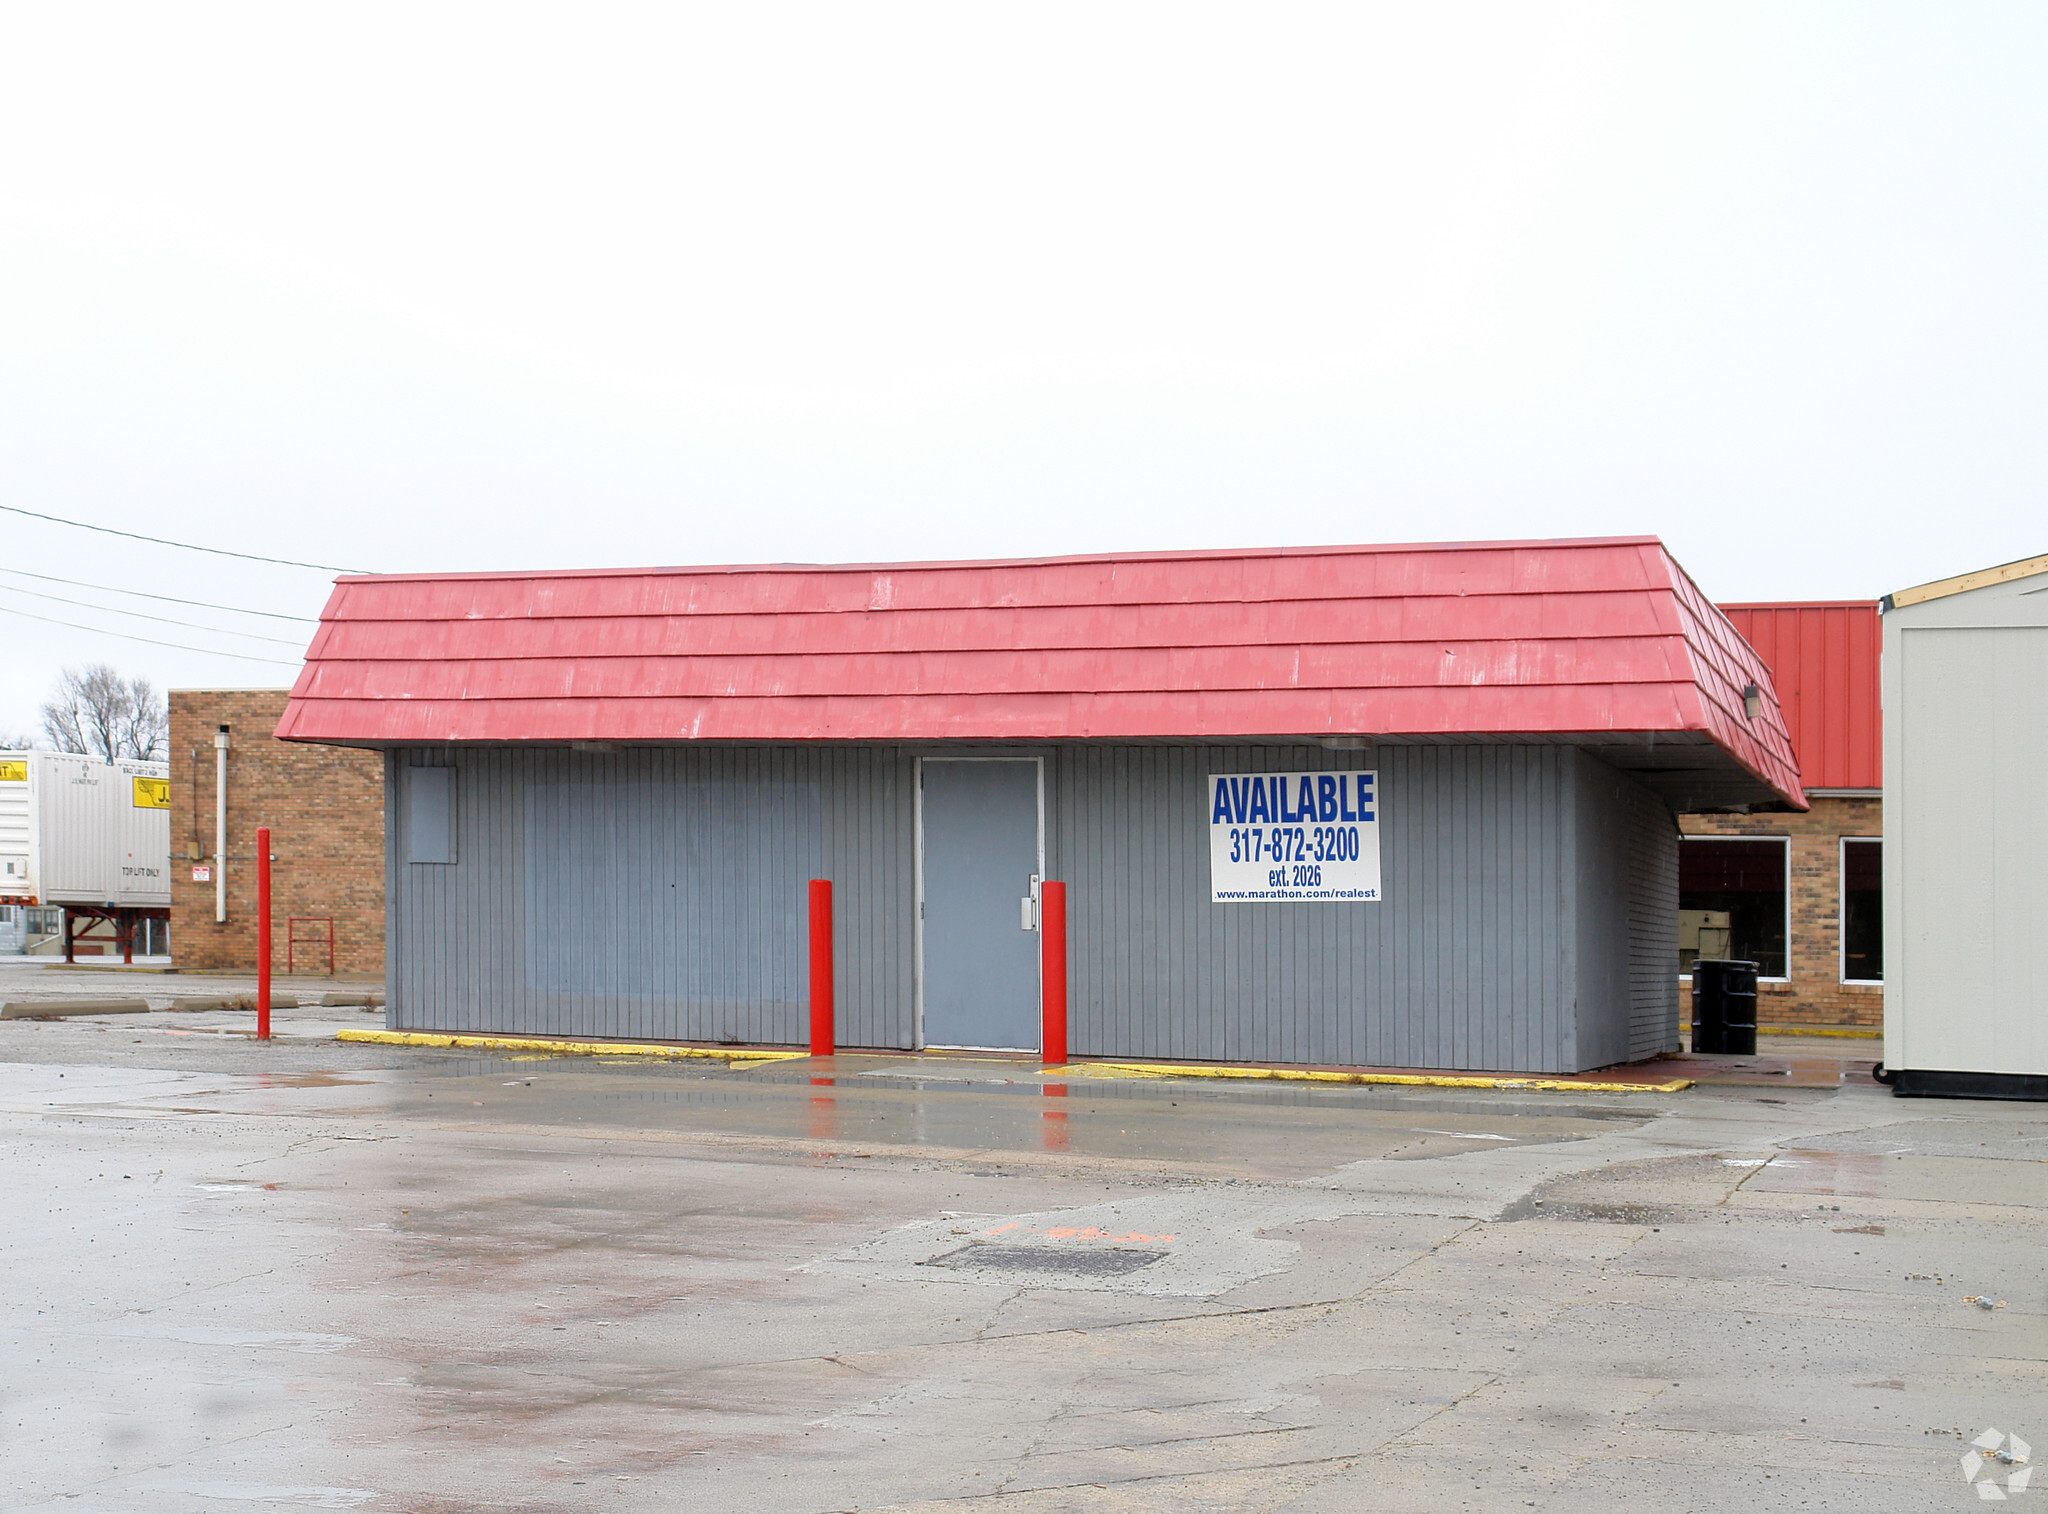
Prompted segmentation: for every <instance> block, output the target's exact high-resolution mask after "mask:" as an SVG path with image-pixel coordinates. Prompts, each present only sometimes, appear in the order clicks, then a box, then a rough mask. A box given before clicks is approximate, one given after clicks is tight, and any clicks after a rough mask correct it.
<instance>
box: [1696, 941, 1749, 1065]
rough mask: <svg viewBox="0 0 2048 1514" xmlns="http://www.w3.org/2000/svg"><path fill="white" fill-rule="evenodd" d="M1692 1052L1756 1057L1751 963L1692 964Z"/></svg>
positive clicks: (1712, 962) (1710, 962)
mask: <svg viewBox="0 0 2048 1514" xmlns="http://www.w3.org/2000/svg"><path fill="white" fill-rule="evenodd" d="M1692 1049H1693V1050H1694V1051H1696V1052H1707V1053H1710V1054H1716V1053H1717V1054H1719V1055H1722V1056H1729V1057H1753V1056H1755V1055H1756V964H1755V963H1754V962H1717V961H1709V960H1702V961H1699V962H1695V963H1693V965H1692Z"/></svg>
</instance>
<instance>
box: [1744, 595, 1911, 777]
mask: <svg viewBox="0 0 2048 1514" xmlns="http://www.w3.org/2000/svg"><path fill="white" fill-rule="evenodd" d="M1721 610H1722V613H1723V614H1725V615H1726V616H1727V617H1728V619H1729V620H1730V621H1731V622H1732V623H1733V624H1734V626H1735V629H1736V630H1738V631H1740V632H1741V633H1742V635H1743V639H1744V640H1746V641H1747V642H1748V643H1749V644H1750V645H1751V646H1753V647H1755V648H1756V650H1757V655H1758V656H1759V657H1761V658H1763V660H1764V661H1765V662H1766V663H1767V664H1769V666H1770V669H1771V676H1772V677H1773V678H1774V679H1775V680H1776V682H1777V685H1778V699H1779V701H1780V703H1782V704H1783V706H1784V709H1785V723H1786V725H1787V727H1789V728H1790V730H1791V732H1792V750H1793V752H1794V753H1795V754H1797V756H1798V758H1799V781H1800V782H1801V783H1803V784H1804V785H1806V787H1808V788H1816V789H1876V788H1881V787H1883V785H1884V712H1883V710H1882V708H1881V707H1880V702H1879V698H1878V668H1877V658H1878V651H1879V648H1880V647H1881V645H1882V644H1883V633H1882V632H1881V631H1880V630H1879V627H1878V614H1877V601H1876V600H1874V599H1850V600H1824V601H1814V602H1810V603H1801V604H1756V605H1723V606H1721Z"/></svg>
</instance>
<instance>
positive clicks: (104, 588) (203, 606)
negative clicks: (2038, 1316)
mask: <svg viewBox="0 0 2048 1514" xmlns="http://www.w3.org/2000/svg"><path fill="white" fill-rule="evenodd" d="M0 573H10V574H12V575H14V576H15V577H16V578H33V579H36V580H38V581H39V582H42V583H46V584H69V585H70V586H71V587H72V588H74V589H98V590H99V591H100V592H101V593H102V594H127V595H130V596H132V597H133V598H135V599H160V600H162V601H163V602H164V603H165V604H167V605H190V606H192V608H193V609H195V610H222V611H225V612H227V613H229V614H232V615H261V616H263V617H264V618H265V619H267V620H295V621H298V622H299V623H300V624H301V625H308V626H317V625H319V624H320V622H319V620H318V619H316V618H315V617H314V616H311V615H286V614H283V613H281V612H280V611H277V610H245V609H243V608H242V607H241V606H240V605H221V604H214V603H213V602H212V601H210V600H205V599H179V598H178V597H177V596H176V595H173V594H145V593H144V592H143V591H142V590H140V589H117V588H115V587H114V586H113V585H112V584H90V583H87V582H86V581H85V580H84V579H82V578H59V577H57V576H56V574H54V573H31V572H29V571H28V569H26V568H0ZM22 592H23V593H24V594H26V593H28V592H30V591H29V590H26V589H24V590H23V591H22Z"/></svg>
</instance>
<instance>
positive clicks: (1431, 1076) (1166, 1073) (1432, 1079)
mask: <svg viewBox="0 0 2048 1514" xmlns="http://www.w3.org/2000/svg"><path fill="white" fill-rule="evenodd" d="M1041 1076H1042V1077H1048V1078H1269V1079H1273V1080H1275V1081H1278V1082H1287V1083H1375V1084H1379V1083H1385V1084H1392V1085H1394V1086H1396V1087H1401V1088H1526V1089H1535V1090H1538V1091H1539V1092H1544V1093H1677V1092H1679V1091H1680V1090H1681V1089H1686V1088H1690V1087H1692V1085H1693V1080H1692V1079H1691V1078H1673V1079H1672V1080H1671V1081H1670V1082H1668V1083H1580V1082H1575V1081H1573V1080H1572V1079H1569V1078H1489V1077H1460V1076H1456V1075H1454V1074H1450V1073H1408V1072H1312V1071H1309V1070H1307V1069H1304V1068H1295V1067H1172V1066H1168V1065H1165V1064H1163V1063H1152V1062H1087V1063H1080V1064H1076V1065H1074V1066H1070V1067H1048V1068H1046V1069H1045V1071H1044V1072H1043V1073H1042V1074H1041Z"/></svg>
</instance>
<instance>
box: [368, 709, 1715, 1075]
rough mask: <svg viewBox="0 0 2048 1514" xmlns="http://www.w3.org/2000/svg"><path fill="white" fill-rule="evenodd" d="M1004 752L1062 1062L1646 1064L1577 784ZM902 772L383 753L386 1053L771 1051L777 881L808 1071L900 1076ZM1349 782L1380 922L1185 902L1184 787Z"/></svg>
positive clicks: (1665, 971)
mask: <svg viewBox="0 0 2048 1514" xmlns="http://www.w3.org/2000/svg"><path fill="white" fill-rule="evenodd" d="M981 750H982V753H983V754H984V755H987V754H989V752H990V749H988V748H983V749H981ZM1006 750H1007V749H1006ZM1017 750H1019V752H1020V754H1023V753H1030V754H1037V755H1043V756H1044V757H1045V758H1046V759H1047V760H1046V765H1045V782H1046V837H1045V841H1046V860H1047V875H1048V876H1050V877H1054V878H1060V879H1063V880H1064V881H1065V882H1066V884H1067V889H1068V903H1069V942H1070V952H1071V958H1070V964H1069V975H1070V982H1071V985H1072V988H1071V1004H1072V1016H1073V1023H1072V1030H1071V1046H1072V1049H1073V1051H1074V1052H1075V1053H1076V1054H1078V1055H1084V1056H1085V1055H1119V1056H1138V1057H1162V1058H1176V1059H1180V1058H1186V1059H1195V1060H1218V1061H1262V1062H1306V1063H1327V1064H1335V1065H1372V1066H1409V1067H1443V1068H1470V1069H1487V1068H1491V1069H1510V1070H1524V1071H1552V1072H1555V1071H1572V1070H1577V1069H1579V1068H1583V1067H1587V1066H1594V1065H1600V1064H1602V1063H1604V1062H1613V1061H1620V1060H1625V1059H1627V1058H1629V1057H1631V1056H1640V1055H1645V1054H1647V1053H1648V1052H1649V1051H1655V1050H1662V1049H1665V1048H1666V1047H1668V1046H1669V1045H1672V1044H1675V1040H1676V1027H1677V1000H1676V992H1675V984H1674V982H1673V963H1674V962H1675V957H1676V915H1675V909H1676V897H1675V889H1676V870H1677V853H1676V841H1675V839H1674V837H1673V835H1672V824H1671V820H1670V817H1669V815H1668V813H1666V812H1665V810H1664V808H1663V806H1662V804H1661V803H1660V802H1659V801H1657V800H1656V799H1655V798H1654V797H1653V796H1651V795H1650V794H1649V793H1648V792H1647V791H1646V790H1644V789H1642V788H1641V787H1640V786H1638V785H1637V784H1635V783H1634V782H1633V781H1631V780H1628V779H1626V778H1624V777H1623V776H1622V775H1619V774H1617V773H1614V772H1612V771H1611V770H1609V769H1607V768H1605V767H1603V766H1602V765H1601V764H1599V763H1597V762H1595V761H1593V760H1592V759H1590V758H1587V757H1585V756H1583V755H1582V754H1579V753H1577V752H1574V751H1571V750H1568V749H1564V748H1557V747H1545V746H1516V745H1469V746H1436V747H1431V746H1413V747H1401V746H1388V747H1381V748H1378V749H1377V750H1374V751H1369V752H1356V751H1327V750H1324V749H1323V748H1320V747H1295V746H1256V745H1255V746H1236V747H1188V746H1111V745H1092V744H1085V745H1084V744H1067V745H1059V746H1045V747H1035V748H1019V749H1017ZM917 755H918V752H917V751H916V750H915V749H912V748H907V747H888V746H806V747H793V746H792V747H755V748H748V747H718V748H702V749H699V748H683V747H678V748H630V749H627V750H624V751H621V752H617V753H580V752H572V751H569V750H566V749H563V748H530V749H516V748H461V747H455V748H423V749H417V750H409V751H400V752H397V753H394V754H392V756H391V758H390V762H389V766H388V767H387V785H388V792H389V793H390V794H391V795H392V796H393V800H392V802H391V803H390V804H388V805H387V806H386V811H385V813H386V825H387V828H388V830H389V833H390V834H389V836H388V837H387V846H386V852H385V854H386V856H387V858H389V859H391V860H390V862H389V864H388V865H389V867H390V885H391V886H390V888H389V889H388V891H387V894H386V897H387V900H388V905H387V909H388V914H389V927H388V928H389V942H390V953H391V956H390V961H391V967H390V989H391V1001H390V1002H391V1023H392V1024H393V1025H395V1026H397V1027H399V1028H406V1029H433V1030H495V1031H506V1032H513V1033H535V1034H555V1035H590V1036H607V1037H609V1036H619V1037H647V1038H658V1039H672V1040H690V1041H731V1042H749V1043H771V1044H772V1043H800V1042H801V1041H803V1040H804V1039H805V1034H806V1029H805V1010H804V1005H805V998H806V970H805V960H806V959H805V930H806V923H805V915H804V883H805V881H806V880H807V879H809V878H813V877H824V878H829V879H831V880H832V882H833V885H834V903H835V912H834V915H835V920H834V923H835V930H834V947H835V956H836V964H837V974H836V977H837V1001H838V1024H839V1040H840V1043H841V1044H842V1045H847V1046H873V1047H907V1046H909V1045H910V1044H911V1042H912V1037H913V1035H914V1013H915V1000H916V992H915V990H916V963H915V956H914V954H915V919H916V909H917V905H916V883H915V879H916V857H915V846H916V843H915V810H916V788H915V782H916V778H915V773H916V757H917ZM929 755H939V753H938V752H937V751H936V750H934V751H933V752H932V753H929ZM416 764H432V765H450V766H453V767H454V768H455V769H456V784H455V807H456V825H457V835H456V838H455V842H456V855H457V859H458V860H457V861H456V862H455V863H453V864H430V863H409V862H406V861H405V860H404V859H403V854H402V850H401V848H400V847H399V846H397V845H396V844H395V842H396V840H397V838H398V837H400V836H402V835H404V834H405V830H404V826H405V823H406V814H405V806H406V790H407V784H406V780H405V777H404V773H405V770H406V769H407V768H409V767H411V766H413V765H416ZM1364 767H1371V768H1376V769H1377V770H1378V772H1379V774H1380V793H1381V800H1380V803H1381V819H1380V829H1381V874H1382V881H1383V885H1384V889H1385V894H1386V897H1385V899H1384V901H1383V902H1380V903H1376V904H1337V903H1331V904H1212V903H1211V902H1210V899H1209V891H1210V890H1209V866H1208V845H1209V842H1208V823H1207V814H1206V812H1205V808H1204V798H1205V795H1206V792H1207V779H1208V775H1209V774H1210V773H1212V772H1259V771H1282V770H1293V769H1325V770H1343V769H1356V768H1364ZM1660 827H1661V829H1660ZM1653 959H1655V960H1657V962H1658V964H1659V965H1658V967H1657V970H1656V971H1655V972H1651V971H1650V970H1649V969H1648V968H1647V967H1646V964H1647V963H1649V962H1650V961H1651V960H1653Z"/></svg>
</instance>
